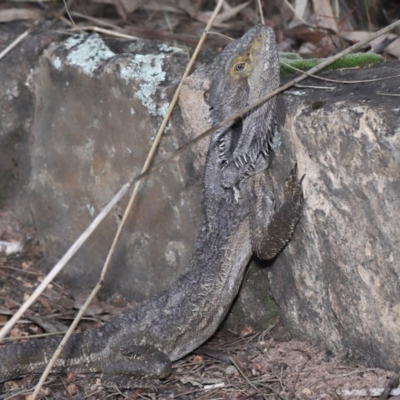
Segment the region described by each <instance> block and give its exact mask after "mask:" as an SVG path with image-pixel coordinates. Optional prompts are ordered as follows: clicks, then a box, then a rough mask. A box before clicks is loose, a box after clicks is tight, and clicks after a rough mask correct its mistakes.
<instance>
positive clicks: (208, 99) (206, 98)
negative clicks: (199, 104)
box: [203, 90, 210, 104]
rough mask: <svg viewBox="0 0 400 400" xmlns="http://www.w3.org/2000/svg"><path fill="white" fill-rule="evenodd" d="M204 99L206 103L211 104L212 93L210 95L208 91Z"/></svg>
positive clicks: (204, 94)
mask: <svg viewBox="0 0 400 400" xmlns="http://www.w3.org/2000/svg"><path fill="white" fill-rule="evenodd" d="M203 98H204V101H205V102H206V103H207V104H209V102H210V93H209V91H208V90H206V91H205V92H204V93H203Z"/></svg>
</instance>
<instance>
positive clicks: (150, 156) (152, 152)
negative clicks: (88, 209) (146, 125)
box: [32, 0, 224, 400]
mask: <svg viewBox="0 0 400 400" xmlns="http://www.w3.org/2000/svg"><path fill="white" fill-rule="evenodd" d="M223 2H224V0H219V1H218V3H217V5H216V7H215V10H214V12H213V14H212V15H211V18H210V20H209V22H208V24H207V26H206V28H205V31H204V33H203V35H202V36H201V38H200V40H199V43H198V45H197V47H196V49H195V51H194V53H193V55H192V57H191V59H190V61H189V64H188V65H187V67H186V70H185V72H184V74H183V76H182V78H181V81H180V82H179V85H178V87H177V89H176V91H175V94H174V97H173V98H172V101H171V103H170V105H169V107H168V110H167V113H166V115H165V117H164V119H163V121H162V123H161V126H160V128H159V130H158V132H157V135H156V137H155V139H154V143H153V145H152V147H151V149H150V152H149V154H148V155H147V158H146V161H145V163H144V166H143V169H142V173H145V172H146V171H147V170H148V169H149V167H150V164H151V162H152V161H153V158H154V155H155V152H156V150H157V148H158V145H159V143H160V140H161V137H162V134H163V132H164V129H165V127H166V126H167V123H168V121H169V118H170V116H171V114H172V111H173V109H174V107H175V104H176V102H177V101H178V98H179V93H180V90H181V88H182V85H183V81H184V79H185V78H186V77H187V76H188V75H189V73H190V71H191V69H192V67H193V65H194V62H195V60H196V57H197V55H198V53H199V51H200V49H201V47H202V45H203V43H204V41H205V39H206V37H207V32H208V30H209V29H210V28H211V26H212V24H213V23H214V20H215V18H216V17H217V15H218V13H219V11H220V9H221V7H222V4H223ZM141 181H142V179H140V180H137V181H136V182H135V187H134V190H133V193H132V196H131V198H130V200H129V203H128V205H127V207H126V209H125V212H124V216H123V218H122V221H121V223H120V225H119V227H118V230H117V233H116V235H115V237H114V240H113V243H112V245H111V248H110V251H109V253H108V255H107V259H106V261H105V263H104V266H103V269H102V272H101V275H100V278H99V281H98V283H97V284H96V286H95V287H94V289H93V291H92V293H91V294H90V296H89V297H88V299H87V300H86V302H85V304H84V305H83V306H82V307H81V309H80V310H79V313H78V314H77V316H76V318H75V319H74V321H73V322H72V324H71V326H70V327H69V329H68V331H67V333H66V334H65V336H64V337H63V339H62V341H61V342H60V344H59V346H58V348H57V350H56V351H55V352H54V354H53V356H52V358H51V360H50V361H49V363H48V364H47V367H46V369H45V371H44V372H43V374H42V376H41V377H40V380H39V382H38V384H37V385H36V387H35V390H34V392H33V394H32V400H35V399H36V397H37V395H38V394H39V392H40V389H41V388H42V386H43V384H44V382H45V380H46V378H47V376H48V375H49V373H50V371H51V369H52V367H53V365H54V364H55V362H56V361H57V359H58V357H59V356H60V354H61V352H62V349H63V348H64V346H65V344H66V343H67V341H68V339H69V338H70V337H71V335H72V333H73V332H74V330H75V328H76V326H77V325H78V323H79V321H80V319H81V318H82V316H83V314H84V313H85V311H86V309H87V307H88V306H89V304H90V303H91V301H92V300H93V298H94V297H95V296H96V294H97V293H98V291H99V290H100V288H101V287H102V285H103V282H104V279H105V276H106V273H107V270H108V267H109V265H110V262H111V258H112V255H113V253H114V250H115V248H116V245H117V243H118V240H119V238H120V236H121V233H122V230H123V227H124V226H125V223H126V221H127V219H128V216H129V213H130V211H131V209H132V206H133V203H134V201H135V199H136V196H137V193H138V192H139V188H140V184H141Z"/></svg>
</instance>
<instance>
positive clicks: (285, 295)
mask: <svg viewBox="0 0 400 400" xmlns="http://www.w3.org/2000/svg"><path fill="white" fill-rule="evenodd" d="M398 71H399V63H387V64H380V65H377V66H374V67H371V68H367V69H362V70H350V71H338V72H334V73H329V74H328V73H327V74H322V76H326V77H329V78H333V79H340V80H358V81H359V80H364V79H374V78H380V77H393V76H395V75H398ZM307 84H313V85H317V86H321V85H326V86H335V87H336V89H335V90H333V91H329V92H326V91H322V90H312V89H303V88H293V89H291V90H290V91H288V92H286V93H285V94H284V95H283V99H284V102H283V101H282V103H281V109H282V108H286V112H287V115H286V119H285V121H281V124H282V125H283V130H282V131H281V140H282V146H281V149H280V150H278V152H277V153H276V157H275V159H274V160H273V162H272V172H271V174H272V176H273V177H274V179H275V184H276V185H278V186H279V185H281V184H282V181H283V180H284V178H285V173H286V172H285V170H286V169H287V168H288V165H291V164H292V163H293V162H294V161H295V160H297V163H298V167H299V172H300V175H301V174H303V173H305V174H306V176H305V179H304V182H303V186H304V193H305V198H306V203H305V209H304V213H303V218H302V220H301V221H300V223H299V226H298V228H297V230H296V233H295V234H294V237H293V239H292V241H291V242H290V244H289V245H288V246H287V248H286V249H285V251H284V252H283V253H281V255H280V256H279V257H278V258H277V260H276V261H275V263H274V265H273V267H272V268H270V269H269V270H267V273H268V276H269V278H270V289H271V292H272V294H273V296H274V298H275V300H276V302H277V303H278V305H279V309H280V313H281V317H282V318H283V320H284V321H285V324H286V325H287V326H288V327H289V328H290V330H291V332H292V333H294V334H296V335H297V336H301V337H304V338H306V339H307V340H309V341H311V342H313V343H319V344H321V345H323V346H325V347H327V348H329V349H331V350H333V351H334V352H335V353H336V354H339V353H341V354H343V353H348V354H352V355H353V357H354V358H355V359H356V360H358V361H362V362H363V363H366V364H368V365H372V366H379V367H384V368H389V369H398V367H399V358H400V300H399V299H400V281H399V275H400V264H399V261H398V260H399V259H400V249H399V246H398V242H399V237H400V214H399V211H398V210H399V209H400V152H399V150H400V128H399V126H400V108H399V102H398V97H388V96H382V95H380V94H379V93H382V92H383V93H398V88H399V87H400V78H390V79H388V80H383V81H382V80H381V81H376V82H369V83H368V82H366V83H357V84H354V85H340V84H337V83H334V84H332V83H327V82H321V81H316V80H308V81H307V82H306V83H305V85H307ZM279 187H280V186H279Z"/></svg>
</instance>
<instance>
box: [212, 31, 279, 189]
mask: <svg viewBox="0 0 400 400" xmlns="http://www.w3.org/2000/svg"><path fill="white" fill-rule="evenodd" d="M278 86H279V59H278V51H277V47H276V41H275V34H274V32H273V30H272V29H271V28H270V27H267V26H265V25H257V26H255V27H254V28H252V29H251V30H250V31H248V32H247V33H246V34H245V35H244V36H243V37H242V38H240V39H238V40H235V41H233V42H232V43H230V44H229V45H228V46H226V47H225V49H224V50H223V51H222V53H221V55H220V57H219V65H218V68H217V72H216V73H215V75H214V79H213V81H212V83H211V87H210V91H209V98H208V101H209V104H210V115H211V119H212V122H213V123H214V124H218V123H220V122H222V121H223V120H224V119H226V118H227V117H229V116H230V115H232V114H233V113H235V112H237V111H240V110H242V109H243V108H244V107H246V106H248V105H250V104H251V103H252V102H254V101H255V100H258V99H259V98H261V97H263V96H265V95H267V94H268V93H269V92H271V91H273V90H274V89H276V88H277V87H278ZM275 107H276V106H275V99H271V100H269V101H268V102H265V103H264V104H262V105H260V106H258V107H256V108H255V109H253V110H252V111H250V112H249V113H247V114H246V115H245V116H244V117H242V118H241V119H239V120H237V121H234V122H233V123H232V124H231V125H229V126H226V127H223V128H221V129H220V130H218V131H217V132H216V133H215V134H214V136H213V141H214V143H216V144H217V145H218V147H219V160H220V164H221V166H222V168H223V169H224V171H223V175H222V184H223V186H225V187H232V186H234V185H235V184H236V183H237V182H238V181H239V180H240V179H242V178H243V177H244V176H246V175H250V174H251V173H252V171H254V169H255V167H256V165H258V164H259V163H260V160H261V158H263V159H264V160H265V159H268V148H269V143H270V142H271V140H272V136H273V132H274V128H275ZM266 165H267V164H266Z"/></svg>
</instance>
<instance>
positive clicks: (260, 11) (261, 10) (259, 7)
mask: <svg viewBox="0 0 400 400" xmlns="http://www.w3.org/2000/svg"><path fill="white" fill-rule="evenodd" d="M257 7H258V12H259V14H260V21H261V23H262V24H263V25H265V20H264V13H263V9H262V4H261V0H257Z"/></svg>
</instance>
